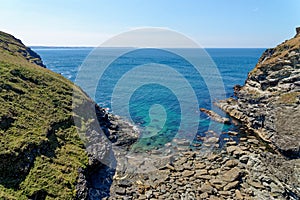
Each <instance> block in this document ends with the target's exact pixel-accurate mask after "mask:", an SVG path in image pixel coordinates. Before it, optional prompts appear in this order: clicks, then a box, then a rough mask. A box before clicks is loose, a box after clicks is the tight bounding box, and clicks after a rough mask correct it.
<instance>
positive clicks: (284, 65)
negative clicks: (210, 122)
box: [215, 27, 300, 158]
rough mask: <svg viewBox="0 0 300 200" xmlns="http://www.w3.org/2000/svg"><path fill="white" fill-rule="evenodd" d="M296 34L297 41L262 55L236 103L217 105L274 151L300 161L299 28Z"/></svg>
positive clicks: (236, 91)
mask: <svg viewBox="0 0 300 200" xmlns="http://www.w3.org/2000/svg"><path fill="white" fill-rule="evenodd" d="M296 30H297V34H296V36H295V37H294V38H292V39H290V40H287V41H285V42H283V43H282V44H280V45H278V46H277V47H275V48H272V49H267V50H266V51H265V52H264V53H263V55H262V56H261V58H260V59H259V61H258V63H257V65H256V67H255V68H254V69H253V70H252V71H251V72H250V73H249V75H248V78H247V80H246V82H245V85H244V86H242V87H241V86H237V87H235V94H236V96H237V99H233V98H231V99H228V100H224V101H220V102H217V103H215V104H216V105H217V106H218V107H220V108H221V109H222V110H224V111H225V112H227V113H228V114H229V115H230V116H232V117H234V118H236V119H238V120H240V121H241V122H242V123H243V124H244V125H245V127H247V128H248V130H249V131H253V132H255V133H256V134H257V135H258V136H259V137H260V138H261V139H262V140H264V141H265V142H267V143H269V144H270V146H271V147H273V148H274V149H276V150H279V151H280V152H282V153H283V154H284V155H285V156H288V157H296V158H297V157H298V158H299V157H300V142H299V138H300V132H299V130H300V124H299V123H297V122H296V121H295V120H297V119H299V117H300V106H299V104H300V84H299V83H298V82H299V81H300V71H299V68H298V66H300V65H299V64H300V34H299V27H298V28H297V29H296ZM255 143H256V144H257V142H256V141H255Z"/></svg>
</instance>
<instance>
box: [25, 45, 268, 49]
mask: <svg viewBox="0 0 300 200" xmlns="http://www.w3.org/2000/svg"><path fill="white" fill-rule="evenodd" d="M28 47H30V48H167V49H193V47H133V46H119V47H118V46H111V47H109V46H103V47H101V46H90V45H86V46H85V45H83V46H67V45H66V46H65V45H61V46H60V45H58V46H56V45H54V46H52V45H28ZM199 48H202V49H268V48H272V47H199ZM196 49H197V48H196Z"/></svg>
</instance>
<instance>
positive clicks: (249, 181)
mask: <svg viewBox="0 0 300 200" xmlns="http://www.w3.org/2000/svg"><path fill="white" fill-rule="evenodd" d="M247 182H248V184H249V185H251V186H253V187H255V188H258V189H263V188H264V186H263V185H262V184H260V183H259V182H256V181H251V180H248V181H247Z"/></svg>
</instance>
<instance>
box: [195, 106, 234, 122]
mask: <svg viewBox="0 0 300 200" xmlns="http://www.w3.org/2000/svg"><path fill="white" fill-rule="evenodd" d="M200 111H201V112H203V113H205V114H207V115H208V116H209V117H210V118H211V119H212V120H214V121H216V122H219V123H223V124H231V122H230V119H228V118H225V117H221V116H220V115H218V114H217V113H215V112H214V111H212V110H207V109H205V108H200Z"/></svg>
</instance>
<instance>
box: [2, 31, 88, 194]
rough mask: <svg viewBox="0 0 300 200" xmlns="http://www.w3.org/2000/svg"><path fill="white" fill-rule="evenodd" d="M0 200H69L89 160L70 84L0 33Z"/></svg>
mask: <svg viewBox="0 0 300 200" xmlns="http://www.w3.org/2000/svg"><path fill="white" fill-rule="evenodd" d="M0 74H1V76H0V105H1V106H0V141H1V145H0V199H45V198H47V199H71V198H73V197H75V195H76V191H75V184H76V180H77V178H78V169H80V168H82V169H85V168H86V166H87V165H88V156H87V153H86V152H85V149H84V144H83V142H82V141H81V139H80V138H79V136H78V134H77V130H76V127H75V125H74V121H73V114H74V113H73V108H72V94H73V89H75V91H77V95H78V96H79V97H80V98H79V99H81V101H82V102H90V103H92V101H91V100H90V99H89V98H88V97H87V96H86V95H85V94H84V93H83V92H82V91H81V90H80V89H79V88H77V87H76V86H74V85H73V84H72V83H71V82H70V81H68V80H67V79H65V78H64V77H62V76H61V75H59V74H56V73H54V72H51V71H50V70H48V69H46V68H44V65H43V63H42V61H41V59H40V57H39V56H38V55H37V54H36V53H35V52H33V51H32V50H31V49H30V48H28V47H26V46H25V45H23V44H22V42H21V41H20V40H18V39H16V38H14V37H13V36H11V35H9V34H6V33H4V32H0Z"/></svg>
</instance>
